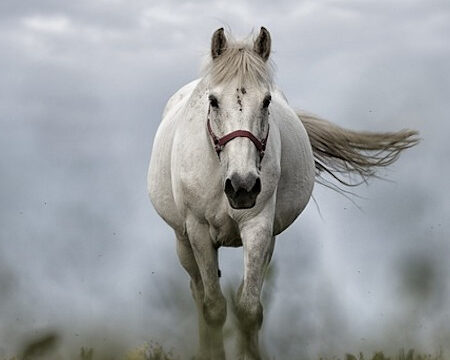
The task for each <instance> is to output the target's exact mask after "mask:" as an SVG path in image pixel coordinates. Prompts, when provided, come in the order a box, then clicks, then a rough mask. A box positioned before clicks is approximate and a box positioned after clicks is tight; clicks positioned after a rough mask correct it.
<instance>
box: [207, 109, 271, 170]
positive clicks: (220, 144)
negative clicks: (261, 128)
mask: <svg viewBox="0 0 450 360" xmlns="http://www.w3.org/2000/svg"><path fill="white" fill-rule="evenodd" d="M207 127H208V132H209V135H210V136H211V139H212V140H213V143H214V149H215V150H216V153H217V156H220V152H221V151H222V150H223V148H224V147H225V145H226V144H227V143H228V142H230V141H231V140H233V139H235V138H237V137H246V138H248V139H250V140H251V141H252V143H253V144H254V145H255V146H256V149H257V150H258V152H259V161H260V162H261V160H262V159H263V157H264V152H265V151H266V144H267V138H268V137H269V124H267V133H266V137H265V138H264V139H261V140H259V139H258V138H257V137H256V136H255V135H253V134H252V133H251V132H250V131H247V130H236V131H232V132H230V133H228V134H226V135H224V136H222V137H221V138H218V137H217V136H216V134H214V132H213V130H212V128H211V124H210V122H209V116H208V122H207Z"/></svg>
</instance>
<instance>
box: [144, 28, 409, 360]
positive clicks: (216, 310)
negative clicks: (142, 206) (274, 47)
mask: <svg viewBox="0 0 450 360" xmlns="http://www.w3.org/2000/svg"><path fill="white" fill-rule="evenodd" d="M270 48H271V38H270V34H269V32H268V31H267V30H266V29H265V28H263V27H262V28H261V30H260V33H259V35H258V37H257V38H256V39H255V40H254V41H253V42H251V43H249V42H247V41H234V40H230V39H227V37H226V36H225V33H224V30H223V29H222V28H221V29H218V30H217V31H216V32H215V33H214V34H213V37H212V42H211V58H210V61H209V63H208V65H207V66H206V68H205V71H204V74H203V75H204V76H203V77H202V78H201V79H198V80H195V81H193V82H191V83H189V84H187V85H185V86H184V87H183V88H181V89H180V90H178V91H177V92H176V93H175V95H173V96H172V98H171V99H170V100H169V102H168V103H167V106H166V108H165V110H164V114H163V120H162V122H161V124H160V126H159V129H158V131H157V133H156V136H155V140H154V144H153V151H152V157H151V161H150V167H149V172H148V191H149V194H150V198H151V201H152V202H153V205H154V207H155V208H156V211H157V212H158V213H159V215H160V216H161V217H162V218H163V219H164V220H165V221H166V222H167V223H168V224H169V225H170V226H171V227H172V228H173V229H174V230H175V234H176V239H177V252H178V257H179V260H180V262H181V264H182V266H183V267H184V268H185V269H186V271H187V272H188V274H189V275H190V277H191V289H192V295H193V297H194V300H195V303H196V305H197V310H198V326H199V349H198V354H197V357H196V359H198V360H200V359H201V360H206V359H211V360H216V359H225V351H224V346H223V337H222V327H223V324H224V322H225V319H226V316H227V305H226V300H225V297H224V295H223V293H222V291H221V288H220V281H219V280H220V279H219V278H220V270H219V267H218V249H219V248H220V247H221V246H233V247H238V246H243V250H244V274H243V280H242V283H241V285H240V287H239V290H238V292H237V295H236V298H235V300H234V305H235V306H234V310H235V312H236V316H237V319H238V323H239V326H238V327H239V340H240V341H239V342H238V344H239V347H238V351H239V358H241V359H260V358H261V355H260V353H259V349H258V331H259V329H260V327H261V324H262V321H263V308H262V305H261V302H260V295H261V289H262V286H263V280H264V273H265V270H266V269H267V266H268V264H269V261H270V259H271V256H272V251H273V249H274V244H275V236H276V235H278V234H279V233H281V232H282V231H283V230H285V229H286V228H287V227H288V226H289V225H290V224H292V222H293V221H294V220H295V219H296V218H297V216H298V215H299V214H300V213H301V212H302V210H303V209H304V208H305V206H306V204H307V203H308V201H309V199H310V197H311V192H312V190H313V186H314V182H315V181H316V180H317V179H319V180H320V173H321V172H323V171H325V172H327V173H329V174H331V175H332V176H334V177H335V178H336V179H338V180H339V181H341V182H342V183H345V182H344V180H343V179H342V178H340V177H338V176H337V175H336V174H342V173H343V172H344V173H349V174H351V173H356V174H357V175H360V176H361V177H362V179H363V180H364V179H365V178H366V177H368V176H370V175H372V173H373V168H374V167H377V166H386V165H388V164H390V163H392V162H393V161H395V160H396V158H397V157H398V155H399V153H400V152H401V151H402V150H404V149H406V148H408V147H411V146H413V145H414V144H416V143H417V138H416V134H417V133H416V132H415V131H411V130H403V131H400V132H396V133H379V134H378V133H361V132H354V131H349V130H345V129H342V128H340V127H338V126H335V125H333V124H331V123H329V122H327V121H325V120H321V119H319V118H317V117H315V116H312V115H308V114H303V113H300V114H298V113H296V112H295V111H294V110H292V108H291V107H290V106H289V104H288V103H287V100H286V98H285V96H284V95H283V93H282V91H281V90H280V89H278V88H277V87H276V86H275V84H274V83H273V80H272V77H271V72H270V66H269V64H268V62H269V61H268V59H269V55H270Z"/></svg>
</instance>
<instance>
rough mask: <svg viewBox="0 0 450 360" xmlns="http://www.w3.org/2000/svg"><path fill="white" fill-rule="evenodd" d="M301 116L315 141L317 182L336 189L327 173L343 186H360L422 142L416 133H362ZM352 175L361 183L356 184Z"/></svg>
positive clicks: (314, 152) (310, 116) (407, 131)
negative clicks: (378, 169)
mask: <svg viewBox="0 0 450 360" xmlns="http://www.w3.org/2000/svg"><path fill="white" fill-rule="evenodd" d="M297 115H298V117H299V118H300V120H301V121H302V123H303V126H304V127H305V129H306V132H307V133H308V136H309V140H310V142H311V146H312V150H313V154H314V161H315V166H316V181H317V182H319V183H321V184H324V185H326V186H331V187H332V188H336V186H333V185H332V184H330V182H329V181H326V180H325V179H324V178H323V176H322V175H323V173H324V172H325V173H327V174H329V175H331V176H332V177H333V178H334V179H336V180H337V181H339V182H340V183H341V184H343V185H346V186H355V185H359V184H361V183H362V182H366V180H367V179H368V178H369V177H372V176H374V175H375V170H376V168H379V167H384V166H388V165H390V164H392V163H393V162H394V161H396V160H397V159H398V157H399V156H400V153H401V152H402V151H403V150H406V149H409V148H410V147H412V146H414V145H416V144H417V143H418V142H419V140H420V139H419V138H418V132H417V131H415V130H400V131H397V132H384V133H375V132H359V131H352V130H347V129H344V128H341V127H339V126H337V125H334V124H332V123H330V122H328V121H326V120H323V119H321V118H318V117H316V116H314V115H312V114H309V113H305V112H298V113H297ZM352 175H356V176H357V177H358V179H359V181H358V182H355V181H354V180H353V181H352ZM347 179H348V180H347ZM338 189H339V188H338ZM340 190H342V189H340Z"/></svg>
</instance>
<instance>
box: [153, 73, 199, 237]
mask: <svg viewBox="0 0 450 360" xmlns="http://www.w3.org/2000/svg"><path fill="white" fill-rule="evenodd" d="M197 84H198V80H194V81H192V82H190V83H189V84H187V85H185V86H183V87H182V88H181V89H180V90H178V91H177V92H176V93H175V94H174V95H173V96H172V97H171V98H170V99H169V101H168V102H167V105H166V107H165V109H164V112H163V117H162V121H161V123H160V124H159V127H158V130H157V132H156V135H155V139H154V142H153V149H152V154H151V158H150V164H149V169H148V175H147V189H148V193H149V196H150V199H151V201H152V203H153V205H154V207H155V209H156V211H157V212H158V214H159V215H160V216H161V217H162V218H163V219H164V220H165V221H166V222H167V223H168V224H169V225H170V226H171V227H172V228H174V229H175V230H177V231H182V229H183V226H184V225H183V223H184V221H183V219H182V216H181V214H180V213H179V211H178V209H177V207H176V205H175V200H174V193H173V188H172V176H173V174H172V171H171V162H172V161H171V158H172V151H173V142H174V135H175V130H176V127H177V123H178V122H179V119H180V117H181V113H182V110H183V108H184V106H185V104H186V103H187V100H188V98H189V96H190V94H191V93H192V91H193V89H194V88H195V87H196V85H197Z"/></svg>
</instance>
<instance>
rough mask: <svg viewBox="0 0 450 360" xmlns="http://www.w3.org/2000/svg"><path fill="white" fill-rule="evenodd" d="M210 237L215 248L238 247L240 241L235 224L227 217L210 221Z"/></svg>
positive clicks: (240, 243)
mask: <svg viewBox="0 0 450 360" xmlns="http://www.w3.org/2000/svg"><path fill="white" fill-rule="evenodd" d="M209 223H210V230H209V232H210V235H211V239H212V241H213V243H214V244H215V245H216V246H217V247H220V246H225V247H239V246H242V240H241V237H240V235H239V228H238V226H237V223H236V222H235V221H234V220H233V219H232V218H231V217H229V216H228V215H225V214H223V215H222V216H220V215H219V216H217V215H216V216H215V217H214V218H213V219H210V221H209Z"/></svg>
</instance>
